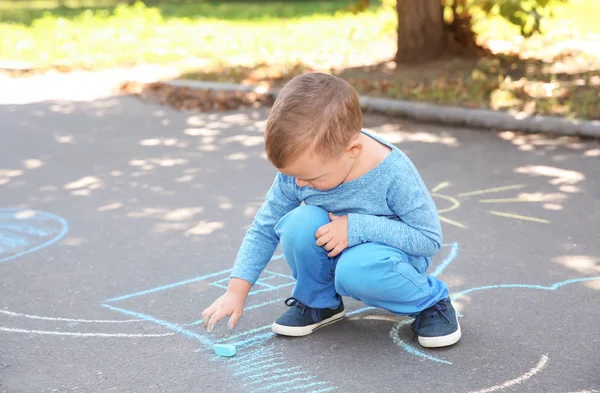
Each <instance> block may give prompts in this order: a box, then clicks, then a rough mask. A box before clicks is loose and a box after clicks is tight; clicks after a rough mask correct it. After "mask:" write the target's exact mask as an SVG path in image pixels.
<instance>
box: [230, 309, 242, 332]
mask: <svg viewBox="0 0 600 393" xmlns="http://www.w3.org/2000/svg"><path fill="white" fill-rule="evenodd" d="M241 316H242V313H241V312H237V311H236V312H234V313H233V314H231V317H229V329H233V328H234V327H235V325H237V323H238V321H239V320H240V317H241Z"/></svg>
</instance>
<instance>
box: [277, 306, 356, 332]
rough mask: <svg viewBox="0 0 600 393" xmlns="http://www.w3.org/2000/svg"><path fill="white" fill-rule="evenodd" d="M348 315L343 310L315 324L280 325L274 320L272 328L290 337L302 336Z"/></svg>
mask: <svg viewBox="0 0 600 393" xmlns="http://www.w3.org/2000/svg"><path fill="white" fill-rule="evenodd" d="M345 315H346V311H342V312H340V313H338V314H335V315H333V316H331V317H329V318H327V319H324V320H322V321H321V322H319V323H315V324H313V325H308V326H285V325H279V324H278V323H277V322H274V323H273V325H272V326H271V329H272V330H273V332H274V333H277V334H279V335H281V336H290V337H302V336H308V335H309V334H311V333H312V332H314V331H315V330H317V329H319V328H322V327H323V326H327V325H331V324H332V323H336V322H338V321H341V320H342V319H343V318H344V316H345Z"/></svg>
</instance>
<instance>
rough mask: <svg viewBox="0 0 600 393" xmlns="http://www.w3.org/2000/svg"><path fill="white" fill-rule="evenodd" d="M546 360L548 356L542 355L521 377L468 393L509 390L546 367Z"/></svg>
mask: <svg viewBox="0 0 600 393" xmlns="http://www.w3.org/2000/svg"><path fill="white" fill-rule="evenodd" d="M548 359H549V358H548V355H542V357H541V358H540V361H539V362H538V364H537V366H535V367H534V368H532V369H531V370H529V371H528V372H526V373H525V374H523V375H521V376H520V377H518V378H515V379H511V380H508V381H506V382H503V383H501V384H498V385H494V386H490V387H489V388H485V389H481V390H474V391H471V392H469V393H489V392H494V391H496V390H502V389H506V388H509V387H511V386H514V385H518V384H520V383H521V382H523V381H526V380H528V379H529V378H531V377H533V376H534V375H535V374H537V373H538V372H540V371H542V369H543V368H544V367H546V364H547V363H548Z"/></svg>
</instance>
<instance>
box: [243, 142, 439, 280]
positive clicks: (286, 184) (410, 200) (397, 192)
mask: <svg viewBox="0 0 600 393" xmlns="http://www.w3.org/2000/svg"><path fill="white" fill-rule="evenodd" d="M363 133H365V134H366V135H368V136H370V137H371V138H374V139H376V140H378V141H379V142H381V143H383V144H385V145H387V146H389V147H390V148H391V149H392V152H391V153H390V154H389V155H388V156H387V157H386V158H385V159H384V160H383V161H382V162H381V163H380V164H379V165H378V166H377V167H375V168H374V169H372V170H371V171H369V172H367V173H366V174H364V175H362V176H360V177H358V178H356V179H354V180H351V181H349V182H346V183H343V184H341V185H339V186H337V187H336V188H333V189H331V190H327V191H320V190H317V189H314V188H310V187H298V186H297V185H296V179H295V178H293V177H290V176H286V175H284V174H282V173H278V174H277V175H276V177H275V181H274V182H273V185H272V186H271V188H270V189H269V192H268V193H267V196H266V199H265V202H264V203H263V205H262V206H261V208H260V209H259V210H258V212H257V213H256V216H255V218H254V222H253V223H252V225H251V227H250V229H249V230H248V232H247V233H246V236H245V238H244V240H243V242H242V245H241V247H240V250H239V252H238V255H237V258H236V261H235V264H234V267H233V271H232V273H231V277H236V278H241V279H244V280H246V281H248V282H250V283H251V284H254V283H255V282H256V280H257V279H258V277H259V275H260V274H261V272H262V271H263V269H264V268H265V267H266V266H267V264H268V263H269V261H270V259H271V258H272V256H273V253H274V252H275V249H276V248H277V245H278V243H279V238H278V237H277V235H276V234H275V225H276V224H277V223H278V222H279V220H280V219H281V218H282V217H283V216H284V215H286V214H287V213H289V212H290V211H292V210H293V209H295V208H296V207H298V206H300V204H301V203H302V202H304V203H305V204H307V205H315V206H319V207H321V208H323V209H325V210H327V211H328V212H332V213H334V214H335V215H346V214H347V215H348V247H352V246H355V245H357V244H361V243H366V242H377V243H382V244H385V245H388V246H391V247H394V248H398V249H400V250H402V251H404V252H405V253H406V254H408V255H410V256H414V257H427V258H430V257H432V256H433V255H434V254H436V253H437V252H438V251H439V249H440V247H441V243H442V228H441V224H440V221H439V218H438V214H437V209H436V207H435V204H434V202H433V199H432V198H431V195H430V194H429V191H428V190H427V188H426V187H425V184H424V183H423V180H422V179H421V176H420V175H419V173H418V172H417V169H416V168H415V166H414V165H413V163H412V162H411V161H410V159H409V158H408V157H407V156H406V155H405V154H404V153H402V152H401V151H400V150H399V149H398V148H396V147H395V146H394V145H392V144H390V143H388V142H386V141H384V140H382V139H380V138H377V137H375V136H373V135H371V134H368V133H366V132H364V131H363Z"/></svg>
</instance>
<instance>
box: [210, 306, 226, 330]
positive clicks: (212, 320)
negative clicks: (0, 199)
mask: <svg viewBox="0 0 600 393" xmlns="http://www.w3.org/2000/svg"><path fill="white" fill-rule="evenodd" d="M225 314H226V313H225V311H223V309H222V308H220V309H218V310H217V311H216V312H215V313H214V314H213V315H212V316H211V317H210V319H209V321H208V328H207V330H208V332H209V333H210V332H212V330H213V328H214V327H215V325H216V324H217V322H219V321H220V320H221V319H223V317H224V316H225Z"/></svg>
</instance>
